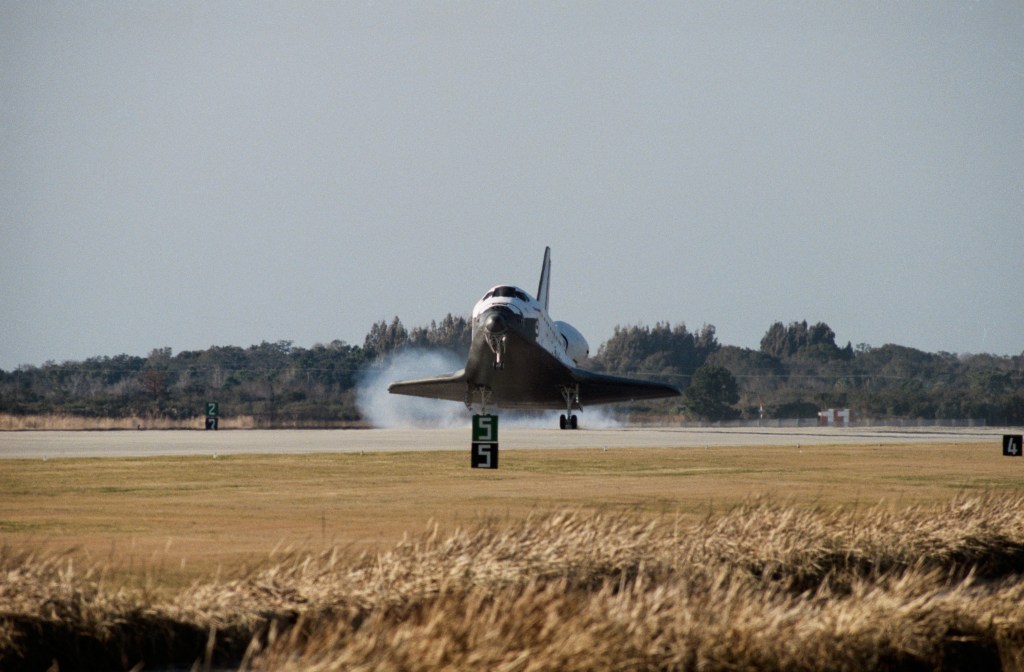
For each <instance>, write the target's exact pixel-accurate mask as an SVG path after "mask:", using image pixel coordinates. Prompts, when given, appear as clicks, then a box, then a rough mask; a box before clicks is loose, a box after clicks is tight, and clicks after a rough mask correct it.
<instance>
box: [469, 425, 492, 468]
mask: <svg viewBox="0 0 1024 672" xmlns="http://www.w3.org/2000/svg"><path fill="white" fill-rule="evenodd" d="M470 466H472V467H473V468H474V469H497V468H498V416H496V415H474V416H473V444H472V450H471V454H470Z"/></svg>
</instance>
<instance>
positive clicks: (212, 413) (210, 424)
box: [206, 401, 220, 430]
mask: <svg viewBox="0 0 1024 672" xmlns="http://www.w3.org/2000/svg"><path fill="white" fill-rule="evenodd" d="M219 417H220V404H218V403H217V402H216V401H208V402H206V429H214V430H215V429H217V419H218V418H219Z"/></svg>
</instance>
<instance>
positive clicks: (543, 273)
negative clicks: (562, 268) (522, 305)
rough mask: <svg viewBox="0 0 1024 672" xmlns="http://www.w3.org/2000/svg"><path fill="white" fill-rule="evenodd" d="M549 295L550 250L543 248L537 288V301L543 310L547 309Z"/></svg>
mask: <svg viewBox="0 0 1024 672" xmlns="http://www.w3.org/2000/svg"><path fill="white" fill-rule="evenodd" d="M550 293H551V248H550V247H545V248H544V265H543V266H541V269H540V285H539V286H538V287H537V300H538V301H540V305H542V306H544V310H545V311H546V310H547V309H548V295H549V294H550Z"/></svg>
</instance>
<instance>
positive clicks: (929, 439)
mask: <svg viewBox="0 0 1024 672" xmlns="http://www.w3.org/2000/svg"><path fill="white" fill-rule="evenodd" d="M1004 433H1021V430H1020V429H1016V430H1007V429H1004V428H965V429H948V428H938V427H934V428H900V429H897V428H874V427H873V428H856V427H854V428H827V427H813V428H801V429H796V428H793V429H778V428H757V427H747V428H721V429H719V428H672V427H664V428H622V429H580V430H577V431H560V430H557V429H537V428H522V427H502V428H501V433H500V436H499V439H500V447H501V449H502V450H515V449H559V448H596V449H601V448H705V447H706V448H714V447H724V446H796V445H806V446H821V445H894V444H922V443H935V444H940V443H941V444H956V443H974V444H976V443H987V442H991V443H992V444H993V445H994V446H998V445H999V444H1000V441H1001V437H1002V435H1003V434H1004ZM470 442H471V440H470V429H469V427H468V426H467V427H464V428H457V429H361V430H230V431H214V432H207V431H199V430H196V431H187V430H185V431H80V432H48V431H27V432H0V459H63V458H101V457H121V458H125V457H129V458H144V457H150V456H169V455H181V456H185V455H207V456H213V455H233V454H263V455H265V454H308V453H360V452H366V453H369V452H410V451H458V450H468V449H469V446H470Z"/></svg>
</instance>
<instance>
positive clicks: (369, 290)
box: [0, 0, 1024, 370]
mask: <svg viewBox="0 0 1024 672" xmlns="http://www.w3.org/2000/svg"><path fill="white" fill-rule="evenodd" d="M1022 36H1024V3H1021V2H1019V1H1018V0H1007V1H1005V2H984V1H983V2H925V1H909V2H850V3H846V2H844V3H832V2H770V3H752V2H746V1H744V2H692V3H691V2H664V3H660V2H659V3H623V2H607V3H602V2H585V3H584V2H559V3H552V2H500V3H499V2H479V3H477V2H473V3H468V2H438V3H425V2H424V3H405V2H343V3H324V2H315V3H313V2H310V3H301V4H297V3H242V2H208V1H203V2H152V1H150V2H145V1H144V2H130V3H129V2H116V3H115V2H108V3H92V2H90V3H72V2H65V1H62V2H40V1H33V2H14V1H12V0H6V1H3V2H0V242H2V247H0V250H2V263H0V283H2V291H0V368H3V369H7V370H10V369H12V368H14V367H16V366H17V365H19V364H41V363H43V362H44V361H46V360H50V359H53V360H57V361H63V360H67V359H84V358H86V357H89V356H93V355H116V354H120V353H123V352H124V353H129V354H140V355H145V354H147V353H148V352H149V351H150V350H151V349H153V348H156V347H164V346H169V347H171V348H172V349H173V350H174V352H178V351H180V350H188V349H201V348H207V347H209V346H211V345H241V346H248V345H250V344H253V343H259V342H260V341H263V340H268V341H276V340H282V339H288V340H293V341H295V343H296V345H300V346H303V347H309V346H311V345H313V344H315V343H318V342H329V341H331V340H333V339H336V338H340V339H342V340H345V341H348V342H350V343H353V344H362V339H363V337H364V336H365V334H366V332H367V331H368V330H369V328H370V325H371V324H372V323H373V322H374V321H376V320H380V319H382V318H384V319H390V318H391V317H393V316H395V315H398V316H399V317H400V318H401V319H402V321H403V322H404V323H405V324H406V326H408V327H413V326H418V325H423V324H428V323H429V322H430V320H432V319H438V320H439V319H440V318H442V317H443V316H444V315H445V314H446V313H449V312H451V313H455V314H465V315H468V313H469V311H470V308H471V307H472V304H473V303H474V302H475V301H476V300H477V299H478V298H479V297H480V295H481V294H482V293H483V292H484V291H485V290H486V289H487V288H489V287H490V286H492V285H495V284H498V283H505V282H507V283H512V284H518V285H521V286H523V287H524V288H526V289H527V290H528V291H530V292H534V291H536V283H537V277H538V273H539V270H540V262H541V256H542V254H543V249H544V246H545V245H550V246H551V247H552V248H553V255H552V256H553V273H552V296H551V306H552V314H553V315H554V317H555V318H556V319H562V320H565V321H568V322H570V323H572V324H574V325H575V326H576V327H578V328H579V329H580V330H581V331H582V332H583V334H584V335H585V336H586V337H587V338H588V340H589V341H590V343H591V347H592V349H595V350H596V348H597V346H598V345H599V344H600V343H602V342H603V341H605V340H607V339H608V338H609V337H610V336H611V334H612V330H613V327H614V326H615V325H617V324H619V325H627V324H635V323H641V324H653V323H654V322H657V321H670V322H672V323H676V322H686V324H687V325H688V326H689V327H690V328H691V329H696V328H699V327H700V326H701V325H702V324H704V323H710V324H714V325H715V326H716V327H717V329H718V337H719V340H720V341H721V342H722V343H725V344H731V345H740V346H745V347H753V348H756V347H758V344H759V341H760V339H761V337H762V336H763V335H764V333H765V331H766V330H767V329H768V327H769V325H770V324H771V323H772V322H774V321H776V320H781V321H783V322H786V323H788V322H790V321H793V320H804V319H806V320H808V321H809V322H817V321H824V322H827V323H828V324H829V325H830V326H831V327H832V328H833V329H834V330H835V331H836V333H837V340H839V341H840V342H841V343H843V344H845V342H846V341H852V342H853V343H854V344H858V343H861V342H866V343H869V344H872V345H875V346H878V345H882V344H885V343H899V344H901V345H908V346H912V347H917V348H921V349H924V350H928V351H939V350H945V351H950V352H960V353H964V352H994V353H997V354H1019V353H1021V351H1024V292H1022V289H1024V38H1022Z"/></svg>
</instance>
